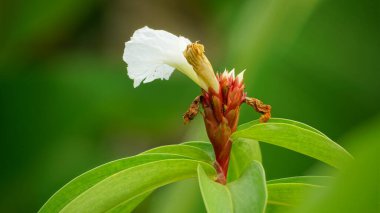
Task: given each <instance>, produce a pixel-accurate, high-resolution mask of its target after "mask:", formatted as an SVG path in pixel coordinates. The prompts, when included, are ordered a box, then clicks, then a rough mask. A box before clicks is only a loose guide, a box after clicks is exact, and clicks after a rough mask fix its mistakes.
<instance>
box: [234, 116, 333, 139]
mask: <svg viewBox="0 0 380 213" xmlns="http://www.w3.org/2000/svg"><path fill="white" fill-rule="evenodd" d="M267 123H284V124H291V125H294V126H298V127H300V128H303V129H308V130H310V131H313V132H315V133H317V134H320V135H322V136H325V137H326V138H328V137H327V136H326V135H325V134H323V133H322V132H321V131H319V130H317V129H315V128H314V127H311V126H309V125H307V124H304V123H301V122H299V121H293V120H289V119H285V118H271V119H269V120H268V121H267ZM255 124H260V120H259V119H257V120H253V121H250V122H248V123H245V124H242V125H240V126H239V127H238V130H243V129H247V128H249V127H251V126H253V125H255Z"/></svg>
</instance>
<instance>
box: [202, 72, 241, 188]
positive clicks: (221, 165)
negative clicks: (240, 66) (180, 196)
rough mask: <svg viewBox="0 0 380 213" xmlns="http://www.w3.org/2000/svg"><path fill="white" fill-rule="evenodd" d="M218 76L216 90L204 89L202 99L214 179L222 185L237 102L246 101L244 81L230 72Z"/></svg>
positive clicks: (226, 169) (233, 128) (238, 103)
mask: <svg viewBox="0 0 380 213" xmlns="http://www.w3.org/2000/svg"><path fill="white" fill-rule="evenodd" d="M217 79H218V82H219V85H220V87H219V91H218V92H215V91H213V90H209V92H206V91H204V90H203V92H202V95H203V98H202V99H201V100H202V101H201V102H202V106H203V110H204V113H203V118H204V122H205V125H206V130H207V135H208V137H209V139H210V141H211V143H212V146H213V148H214V152H215V158H216V162H215V168H216V169H217V172H218V179H217V181H218V182H220V183H222V184H225V183H226V177H227V172H228V163H229V159H230V152H231V145H232V143H231V140H230V136H231V134H232V133H233V132H234V131H236V128H237V125H238V121H239V113H240V105H241V104H242V103H243V102H244V100H245V93H244V84H243V80H242V79H240V78H235V74H234V72H233V71H231V72H230V73H227V72H226V71H225V72H224V73H223V74H221V75H219V74H217Z"/></svg>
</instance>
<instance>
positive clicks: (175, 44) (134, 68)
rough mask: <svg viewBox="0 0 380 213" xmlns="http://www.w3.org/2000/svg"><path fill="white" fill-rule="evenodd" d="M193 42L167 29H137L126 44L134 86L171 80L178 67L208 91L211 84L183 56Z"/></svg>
mask: <svg viewBox="0 0 380 213" xmlns="http://www.w3.org/2000/svg"><path fill="white" fill-rule="evenodd" d="M189 44H191V41H190V40H189V39H187V38H185V37H182V36H175V35H173V34H171V33H169V32H166V31H163V30H153V29H150V28H149V27H143V28H141V29H138V30H136V31H135V33H134V34H133V36H132V37H131V40H130V41H128V42H126V43H125V49H124V55H123V60H124V61H125V62H126V63H127V64H128V76H129V77H130V78H131V79H133V80H134V84H133V85H134V87H137V86H139V85H140V84H141V82H144V83H148V82H151V81H153V80H156V79H161V80H162V79H166V80H168V79H169V77H170V75H171V74H172V73H173V71H174V70H175V69H177V70H179V71H181V72H182V73H183V74H185V75H187V76H188V77H189V78H190V79H191V80H193V81H194V82H195V83H196V84H198V85H199V86H200V87H201V88H203V89H204V90H206V91H207V90H208V87H209V86H208V84H207V83H205V81H204V80H203V79H202V78H201V77H200V76H198V74H197V73H196V72H195V71H194V69H193V67H192V65H190V64H189V63H188V62H187V60H186V58H185V56H184V55H183V52H184V51H185V50H186V47H187V45H189Z"/></svg>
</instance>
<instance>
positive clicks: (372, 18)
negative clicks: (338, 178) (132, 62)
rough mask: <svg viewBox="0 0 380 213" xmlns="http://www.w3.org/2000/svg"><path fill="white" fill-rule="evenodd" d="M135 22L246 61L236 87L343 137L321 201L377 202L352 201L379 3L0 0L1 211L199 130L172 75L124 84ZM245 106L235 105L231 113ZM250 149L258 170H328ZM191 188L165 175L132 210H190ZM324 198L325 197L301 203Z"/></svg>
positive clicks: (191, 89)
mask: <svg viewBox="0 0 380 213" xmlns="http://www.w3.org/2000/svg"><path fill="white" fill-rule="evenodd" d="M145 25H148V26H149V27H151V28H155V29H164V30H167V31H169V32H172V33H174V34H180V35H184V36H186V37H188V38H189V39H190V40H192V41H196V40H200V42H201V43H203V44H204V45H205V47H206V54H207V56H208V58H209V59H210V61H211V62H212V64H213V66H214V67H215V68H216V70H218V71H223V70H224V69H225V68H227V69H232V68H236V69H237V71H240V70H243V69H246V70H247V71H246V73H245V82H246V86H247V92H248V95H249V96H251V97H257V98H259V99H261V100H263V101H264V102H265V103H268V104H271V105H272V107H273V116H274V117H283V118H289V119H293V120H298V121H301V122H304V123H307V124H309V125H311V126H314V127H316V128H317V129H319V130H321V131H322V132H324V133H326V134H327V135H328V136H330V137H331V138H332V139H334V140H335V141H338V143H340V144H342V146H344V147H346V148H347V149H348V150H349V151H350V152H352V153H353V154H354V155H355V157H357V158H358V165H353V166H352V167H354V168H355V169H358V168H360V169H359V170H358V171H359V172H353V173H350V172H348V173H350V175H351V179H352V180H351V179H350V180H349V181H343V182H345V183H347V184H352V185H347V186H336V187H335V188H337V191H336V192H334V193H335V194H334V193H330V196H331V200H333V201H334V199H336V200H339V199H342V202H343V201H345V200H347V202H348V203H349V202H352V200H350V199H352V196H355V195H356V196H357V195H359V196H364V197H365V196H369V197H371V198H372V199H373V200H365V199H364V198H363V202H362V204H363V206H365V204H367V203H368V202H372V203H373V202H375V203H377V204H376V205H375V206H374V207H373V208H372V207H369V206H367V207H368V210H367V211H363V212H372V211H373V212H376V206H377V208H378V205H379V201H380V199H379V192H378V189H379V185H378V182H379V181H380V180H379V173H380V168H379V164H378V162H379V161H378V160H379V159H378V154H377V153H378V152H379V143H380V141H379V132H380V119H379V118H380V117H379V115H380V114H379V113H380V107H379V106H380V83H379V80H380V39H379V38H380V3H379V1H373V0H363V1H353V0H348V1H347V0H309V1H304V0H236V1H227V0H211V1H201V0H185V1H174V0H124V1H123V0H112V1H100V0H95V1H90V0H81V1H77V0H56V1H48V0H31V1H22V2H21V1H2V2H1V6H0V26H1V28H0V38H1V40H2V45H1V47H0V103H1V104H0V127H1V128H0V141H1V151H0V156H1V164H0V165H1V176H0V189H1V192H2V193H1V195H0V211H1V212H35V211H37V210H38V209H39V208H40V207H41V206H42V204H43V203H44V202H45V201H46V200H47V199H48V198H49V197H50V196H51V195H52V194H53V193H54V192H55V191H57V190H58V189H59V188H60V187H61V186H63V185H64V184H65V183H67V182H68V181H69V180H71V179H72V178H74V177H75V176H77V175H79V174H81V173H83V172H85V171H87V170H89V169H91V168H93V167H95V166H98V165H100V164H103V163H106V162H108V161H111V160H114V159H118V158H121V157H125V156H130V155H134V154H137V153H139V152H141V151H143V150H146V149H148V148H152V147H156V146H159V145H163V144H172V143H179V142H182V141H186V140H193V139H206V137H205V133H204V130H203V128H204V127H203V123H202V120H201V119H200V118H197V119H196V120H195V121H194V122H192V123H191V124H190V125H188V126H184V125H183V124H182V118H181V115H182V113H183V112H185V111H186V110H187V107H188V105H189V104H190V102H191V101H192V100H193V98H194V97H195V96H196V95H198V94H199V92H200V91H199V88H198V87H197V86H196V85H195V84H194V83H192V82H191V81H190V80H189V79H187V78H186V77H185V76H183V75H182V74H180V73H179V72H175V73H174V74H173V76H172V77H171V79H170V80H169V81H159V80H157V81H154V82H153V83H150V84H146V85H142V86H140V87H139V88H137V89H134V88H133V85H132V81H131V80H130V79H129V78H128V76H127V70H126V64H125V63H124V62H123V61H122V54H123V49H124V42H125V41H127V40H129V37H130V36H131V35H132V34H133V32H134V30H136V29H138V28H141V27H143V26H145ZM258 117H259V115H258V114H257V113H255V112H254V111H253V110H252V109H251V108H249V107H247V106H243V108H242V114H241V119H240V121H241V123H243V122H247V121H250V120H252V119H256V118H258ZM262 151H263V163H264V167H265V169H266V174H267V179H273V178H280V177H287V176H294V175H305V174H330V173H331V169H330V168H328V167H325V166H322V165H320V164H319V163H318V162H316V161H315V160H312V159H310V158H307V157H304V156H302V155H300V154H296V153H294V152H290V151H287V150H285V149H281V148H277V147H274V146H271V145H266V144H263V145H262ZM374 152H376V153H374ZM356 153H358V154H357V156H356ZM369 153H373V154H372V155H371V154H369ZM362 166H363V167H362ZM348 171H350V170H349V169H348ZM353 171H356V170H353ZM359 173H360V175H356V176H355V174H359ZM343 179H344V175H343ZM363 179H368V180H371V181H372V182H366V183H367V185H368V186H367V188H365V187H364V186H363V188H358V187H356V188H355V187H352V188H351V186H357V185H360V183H362V182H361V181H362V180H363ZM372 183H376V184H377V185H376V186H377V187H374V186H373V185H371V184H372ZM197 187H198V186H197V184H196V182H195V180H188V181H184V182H181V183H176V184H172V185H170V186H168V187H164V188H163V189H160V190H158V191H157V192H155V193H154V194H153V196H151V197H150V198H149V199H148V200H146V201H144V203H143V204H142V205H141V206H139V207H138V209H137V210H136V212H202V211H204V207H203V205H202V202H201V200H200V197H199V190H198V188H197ZM341 188H343V189H344V190H345V191H344V190H343V191H342V190H341ZM367 189H368V190H367ZM370 189H372V194H370V192H369V191H370ZM339 190H340V191H339ZM373 190H375V191H373ZM339 193H343V194H344V195H345V197H342V196H340V195H339ZM334 196H335V197H334ZM350 196H351V197H350ZM322 197H323V196H322ZM346 198H347V199H346ZM314 200H317V199H314ZM331 200H330V202H333V201H331ZM168 201H170V202H168ZM318 202H320V203H318ZM323 202H324V204H326V206H329V203H328V202H327V201H324V200H318V201H315V203H314V204H310V205H308V207H310V206H313V205H315V206H320V204H321V203H323ZM347 202H343V203H347ZM334 203H335V204H336V203H338V204H339V202H334ZM359 204H361V203H360V202H359ZM321 205H322V204H321ZM330 206H331V205H330ZM336 208H337V209H335V210H339V209H340V208H339V205H336ZM348 209H351V210H353V209H352V208H348ZM340 210H342V209H340ZM377 210H378V209H377ZM304 212H308V211H304ZM317 212H318V211H317ZM325 212H328V210H326V211H325ZM330 212H338V211H334V210H331V209H330ZM341 212H347V211H341ZM353 212H355V211H353Z"/></svg>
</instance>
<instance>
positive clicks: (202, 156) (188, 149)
mask: <svg viewBox="0 0 380 213" xmlns="http://www.w3.org/2000/svg"><path fill="white" fill-rule="evenodd" d="M148 153H161V154H175V155H180V156H184V157H189V158H191V159H194V160H200V161H205V162H212V160H211V158H210V156H209V155H208V153H207V152H205V151H203V150H202V149H200V148H198V147H194V146H189V145H184V144H180V145H167V146H160V147H157V148H154V149H151V150H148V151H146V152H143V153H141V154H148Z"/></svg>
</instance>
